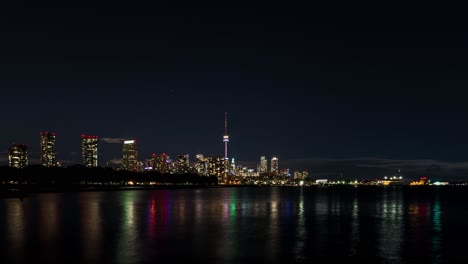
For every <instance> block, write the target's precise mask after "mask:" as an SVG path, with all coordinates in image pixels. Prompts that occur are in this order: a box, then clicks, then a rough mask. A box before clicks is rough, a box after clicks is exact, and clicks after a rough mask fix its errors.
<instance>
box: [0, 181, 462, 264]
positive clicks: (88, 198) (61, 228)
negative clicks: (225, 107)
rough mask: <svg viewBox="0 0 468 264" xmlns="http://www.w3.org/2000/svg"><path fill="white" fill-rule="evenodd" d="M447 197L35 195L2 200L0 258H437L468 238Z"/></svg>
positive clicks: (272, 192)
mask: <svg viewBox="0 0 468 264" xmlns="http://www.w3.org/2000/svg"><path fill="white" fill-rule="evenodd" d="M466 194H467V195H468V192H467V193H466ZM452 199H455V198H454V197H452V196H451V195H450V192H444V193H440V191H437V192H435V191H434V192H432V191H431V192H430V193H429V194H427V193H423V195H419V194H418V195H415V194H412V193H411V190H407V189H404V188H385V189H384V188H377V187H375V189H367V190H366V189H360V188H353V189H350V188H349V189H333V188H313V187H311V188H306V187H297V188H279V187H275V188H264V187H259V188H252V187H240V188H207V189H173V190H152V191H150V190H148V191H143V190H142V191H116V192H82V193H67V194H59V193H51V194H37V195H34V196H31V197H28V198H26V199H24V200H23V201H21V200H19V199H4V200H0V213H1V214H0V223H2V224H3V225H4V226H3V227H2V228H1V229H0V235H1V236H2V237H4V238H5V239H4V240H3V241H2V242H0V243H1V244H0V248H3V249H4V250H3V251H2V252H3V254H2V256H1V257H0V261H1V263H30V262H31V260H32V259H34V258H36V257H37V259H38V260H42V261H46V262H48V263H64V262H67V263H71V262H73V263H92V262H93V263H96V262H113V263H135V262H138V263H154V262H159V263H163V262H164V263H165V262H167V263H169V262H174V261H175V260H191V261H204V262H209V263H242V262H246V261H250V260H254V261H263V262H270V263H304V262H314V263H318V262H330V261H332V260H345V259H346V258H358V259H366V258H371V259H374V260H375V259H378V260H381V261H383V262H387V263H400V262H404V261H405V260H425V261H426V262H427V263H444V262H443V260H444V259H446V258H447V254H446V252H445V250H446V248H447V246H446V245H445V244H446V243H447V242H449V241H447V240H446V239H445V238H447V237H455V236H456V237H459V236H461V235H467V234H460V231H459V230H457V229H455V227H453V228H451V229H449V228H446V226H445V221H446V219H448V218H449V219H455V217H457V208H455V207H451V206H450V204H451V203H450V202H451V201H452ZM457 199H458V197H457ZM452 222H454V221H452ZM454 230H457V232H454ZM462 230H463V229H462ZM465 230H466V229H465ZM448 232H454V233H453V234H452V233H448ZM467 232H468V231H467ZM452 254H453V253H452ZM452 257H453V256H452ZM455 258H456V259H457V260H459V259H462V260H468V257H465V256H464V255H463V254H462V253H460V255H459V256H458V255H457V256H455Z"/></svg>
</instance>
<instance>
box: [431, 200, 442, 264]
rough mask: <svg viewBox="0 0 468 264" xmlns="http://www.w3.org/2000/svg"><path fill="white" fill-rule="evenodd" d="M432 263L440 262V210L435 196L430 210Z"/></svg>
mask: <svg viewBox="0 0 468 264" xmlns="http://www.w3.org/2000/svg"><path fill="white" fill-rule="evenodd" d="M432 233H433V235H432V240H431V245H432V252H431V253H432V254H431V255H432V263H441V262H442V210H441V208H440V197H439V194H437V196H436V199H435V202H434V206H433V208H432Z"/></svg>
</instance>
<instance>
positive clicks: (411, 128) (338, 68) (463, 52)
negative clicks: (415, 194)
mask: <svg viewBox="0 0 468 264" xmlns="http://www.w3.org/2000/svg"><path fill="white" fill-rule="evenodd" d="M237 4H238V3H236V4H235V5H234V6H231V5H227V4H219V5H211V4H207V5H204V4H200V5H199V6H193V5H191V4H190V5H178V4H175V3H147V4H145V5H143V6H138V7H137V6H132V5H128V6H127V5H123V6H120V5H115V6H112V8H109V6H108V5H105V4H102V3H95V4H93V5H92V7H91V6H89V7H86V6H83V7H82V8H76V7H75V6H72V5H71V4H63V5H60V6H56V5H53V6H38V5H36V4H27V3H24V2H18V3H16V2H12V3H9V5H11V8H6V9H5V10H8V12H7V14H3V15H2V17H3V18H4V25H5V27H4V30H3V31H2V34H3V39H4V41H3V42H2V43H0V47H1V49H0V55H1V56H2V58H3V60H2V63H1V64H0V67H1V69H2V70H1V71H0V86H1V87H3V88H2V96H1V98H0V100H1V101H2V103H1V104H0V110H1V111H2V113H3V119H2V127H1V129H0V150H1V153H0V163H3V164H4V163H5V162H7V153H6V152H7V149H8V147H9V146H10V145H11V144H13V143H23V142H24V143H28V144H30V149H29V151H30V157H31V161H32V162H36V161H37V160H38V159H39V156H38V155H39V153H40V149H39V146H38V145H37V144H36V142H37V132H38V131H54V132H55V133H57V144H56V152H57V159H58V160H61V161H63V162H64V164H66V163H67V162H77V161H79V160H81V151H80V148H81V142H80V140H79V139H77V138H76V135H77V134H85V133H89V134H92V135H100V137H101V138H100V140H103V141H102V142H101V141H100V142H99V143H100V146H101V147H102V148H100V149H99V152H100V157H102V158H103V160H102V161H103V162H107V161H112V160H116V159H120V158H121V157H120V156H121V155H117V154H116V153H120V152H121V146H120V145H119V144H114V143H112V142H116V141H118V140H119V139H132V138H136V139H138V142H142V143H143V142H144V144H145V147H142V148H141V151H140V153H139V154H140V155H141V156H142V157H143V156H149V155H151V154H152V152H164V151H165V152H168V153H171V155H172V156H174V155H178V154H181V153H190V154H191V156H194V155H196V153H204V154H206V155H215V154H218V153H222V151H223V145H222V144H220V139H221V138H222V137H223V135H224V131H223V128H224V127H223V123H222V122H223V120H222V119H223V117H222V116H223V113H225V112H228V113H229V140H230V141H229V156H230V157H235V158H236V162H239V163H251V165H249V167H253V168H256V164H257V162H258V157H260V156H262V155H265V156H269V159H270V158H271V157H270V156H273V155H275V156H278V157H279V158H280V160H281V161H282V162H281V164H284V166H287V167H290V168H294V167H298V168H304V169H307V170H308V171H310V172H311V174H312V173H313V172H315V173H318V174H322V175H339V173H340V171H343V175H344V176H349V177H359V176H360V175H362V174H365V176H366V177H368V176H371V175H376V176H380V175H385V174H386V173H387V171H389V170H391V169H397V168H401V169H402V171H403V173H405V174H411V175H415V176H417V175H426V174H428V176H430V175H440V176H441V177H468V164H467V163H466V161H468V154H467V151H466V146H468V137H466V136H465V135H466V134H468V124H466V122H465V120H467V119H468V105H466V104H465V102H464V98H466V95H467V92H466V89H465V87H466V86H467V84H468V78H467V77H466V74H465V73H466V67H467V66H466V63H465V61H466V59H467V58H468V51H467V49H466V48H465V46H466V44H467V41H466V39H465V38H464V37H463V36H464V32H465V31H466V29H465V28H464V27H463V25H464V24H465V23H463V22H464V21H462V20H463V19H461V17H464V10H463V9H456V8H453V7H451V6H444V4H440V5H437V6H435V5H433V4H431V3H425V4H424V5H416V4H414V3H407V4H405V8H400V7H397V6H392V5H388V6H387V5H385V6H384V5H379V4H375V6H374V5H372V6H369V7H368V6H366V5H364V4H361V3H351V2H343V3H342V4H341V5H338V6H339V8H337V7H336V5H333V4H331V3H326V2H324V3H320V4H317V3H316V2H307V3H306V2H304V3H297V5H296V4H292V3H281V4H279V3H269V4H267V5H266V4H260V3H250V4H249V5H248V6H237ZM441 5H442V6H441ZM457 14H458V15H457ZM59 142H60V143H59ZM146 146H150V147H148V148H147V147H146Z"/></svg>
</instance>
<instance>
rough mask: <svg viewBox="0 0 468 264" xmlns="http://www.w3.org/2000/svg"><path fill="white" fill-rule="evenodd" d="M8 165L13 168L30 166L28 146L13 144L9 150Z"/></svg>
mask: <svg viewBox="0 0 468 264" xmlns="http://www.w3.org/2000/svg"><path fill="white" fill-rule="evenodd" d="M8 165H9V166H10V167H13V168H20V169H21V168H25V167H27V166H28V165H29V161H28V145H25V144H13V145H12V146H11V147H10V148H8Z"/></svg>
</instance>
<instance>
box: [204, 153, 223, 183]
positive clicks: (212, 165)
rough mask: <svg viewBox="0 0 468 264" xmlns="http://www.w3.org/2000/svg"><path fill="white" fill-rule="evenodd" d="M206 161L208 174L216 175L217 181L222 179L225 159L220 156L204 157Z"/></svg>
mask: <svg viewBox="0 0 468 264" xmlns="http://www.w3.org/2000/svg"><path fill="white" fill-rule="evenodd" d="M206 160H207V161H208V175H210V176H216V177H218V180H219V181H222V180H223V176H224V170H225V164H226V163H225V161H226V160H225V159H224V157H222V156H211V157H206Z"/></svg>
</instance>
